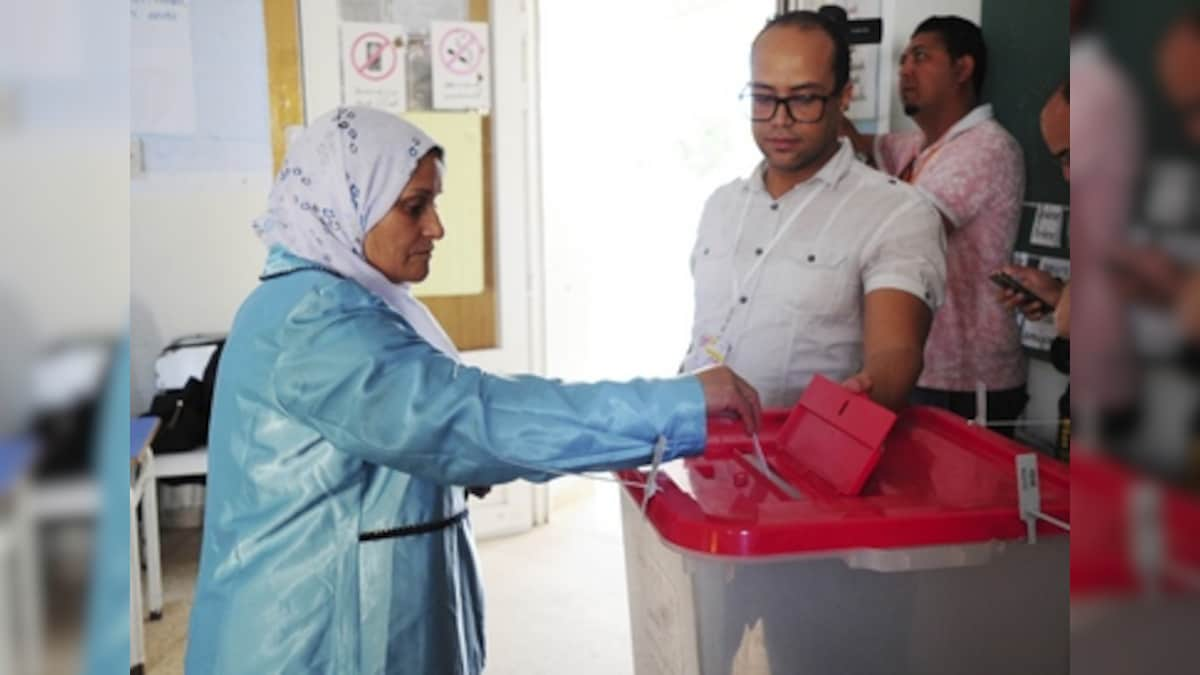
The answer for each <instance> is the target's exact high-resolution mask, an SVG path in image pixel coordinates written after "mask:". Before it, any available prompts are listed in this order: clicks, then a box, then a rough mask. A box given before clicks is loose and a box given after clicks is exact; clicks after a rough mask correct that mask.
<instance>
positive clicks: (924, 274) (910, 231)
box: [861, 196, 946, 309]
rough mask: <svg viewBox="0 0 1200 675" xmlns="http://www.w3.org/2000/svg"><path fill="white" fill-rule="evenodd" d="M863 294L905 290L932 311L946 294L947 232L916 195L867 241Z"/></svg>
mask: <svg viewBox="0 0 1200 675" xmlns="http://www.w3.org/2000/svg"><path fill="white" fill-rule="evenodd" d="M861 260H862V281H863V291H864V293H870V292H871V291H875V290H880V289H884V288H891V289H896V290H901V291H905V292H907V293H910V294H912V295H915V296H916V297H918V298H920V299H921V300H922V301H923V302H925V303H926V304H927V305H929V307H930V308H931V309H937V308H938V307H939V306H941V304H942V302H943V301H944V298H945V293H946V233H945V228H943V227H942V224H941V220H940V218H939V217H938V214H937V212H936V211H934V209H933V208H932V207H931V206H930V205H928V204H926V203H924V202H922V201H921V200H920V199H917V198H916V197H915V196H914V197H913V199H911V200H910V201H909V202H907V203H906V204H905V205H904V206H902V207H900V208H899V209H897V210H896V211H895V212H894V213H893V214H892V216H891V217H889V218H888V219H887V220H886V221H884V223H883V224H882V225H881V226H880V227H879V229H878V230H877V231H876V232H875V234H874V235H873V236H872V237H871V238H870V239H869V240H868V241H867V244H866V246H865V247H864V248H863V254H862V258H861Z"/></svg>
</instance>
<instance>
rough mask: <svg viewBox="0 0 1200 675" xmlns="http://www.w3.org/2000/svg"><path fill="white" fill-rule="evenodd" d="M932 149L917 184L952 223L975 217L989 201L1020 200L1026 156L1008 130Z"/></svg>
mask: <svg viewBox="0 0 1200 675" xmlns="http://www.w3.org/2000/svg"><path fill="white" fill-rule="evenodd" d="M997 131H999V130H997ZM934 152H935V153H936V154H935V155H934V156H933V157H931V158H930V159H929V160H928V164H927V165H926V166H924V167H923V168H922V169H921V171H920V173H918V174H917V180H916V188H917V190H918V191H919V192H920V193H921V194H922V195H924V196H925V198H926V199H928V200H929V201H930V202H932V203H933V205H934V207H935V208H937V210H938V211H939V212H941V214H942V215H943V216H944V217H945V218H946V220H948V221H949V222H950V223H951V224H952V225H953V226H954V227H956V228H958V227H962V226H963V225H965V224H967V223H970V222H971V221H973V220H975V218H976V217H977V216H979V214H980V213H981V212H983V210H984V209H985V208H987V207H988V205H989V204H999V203H1004V204H1011V203H1013V202H1014V201H1016V202H1018V203H1019V202H1020V199H1021V193H1022V192H1023V190H1024V183H1025V167H1024V160H1023V158H1022V156H1021V149H1020V147H1019V146H1018V145H1017V143H1016V141H1014V140H1012V139H1011V138H1010V137H1008V136H1007V135H1006V134H1004V133H991V132H990V131H988V130H983V129H981V130H980V132H977V133H971V132H967V133H964V134H963V135H962V136H959V137H958V138H955V139H952V140H951V141H950V142H949V143H948V144H947V145H946V147H944V148H942V149H941V150H940V151H939V150H936V149H935V151H934Z"/></svg>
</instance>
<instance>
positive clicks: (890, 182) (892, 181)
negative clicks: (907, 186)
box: [888, 178, 896, 185]
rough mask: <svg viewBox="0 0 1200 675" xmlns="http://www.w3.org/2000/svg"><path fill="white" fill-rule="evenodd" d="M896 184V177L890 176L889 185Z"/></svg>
mask: <svg viewBox="0 0 1200 675" xmlns="http://www.w3.org/2000/svg"><path fill="white" fill-rule="evenodd" d="M895 184H896V179H895V178H889V179H888V185H895Z"/></svg>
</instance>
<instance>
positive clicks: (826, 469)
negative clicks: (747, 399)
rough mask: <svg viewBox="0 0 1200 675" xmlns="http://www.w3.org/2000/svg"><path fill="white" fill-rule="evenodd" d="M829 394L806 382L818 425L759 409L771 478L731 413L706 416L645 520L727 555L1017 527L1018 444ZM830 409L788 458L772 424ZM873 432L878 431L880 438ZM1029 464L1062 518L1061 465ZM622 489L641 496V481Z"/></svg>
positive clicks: (944, 537) (932, 538)
mask: <svg viewBox="0 0 1200 675" xmlns="http://www.w3.org/2000/svg"><path fill="white" fill-rule="evenodd" d="M830 384H832V383H830ZM818 386H819V387H823V386H824V385H818ZM832 386H833V387H837V385H832ZM839 389H840V387H839ZM834 394H836V392H833V393H831V392H828V391H822V390H818V391H817V393H816V394H815V396H816V401H817V403H816V404H815V405H814V406H812V407H807V406H806V407H805V412H803V413H800V414H801V415H805V416H807V415H810V414H811V415H813V416H814V418H817V417H821V418H824V422H822V423H821V424H814V423H812V422H807V423H803V424H801V423H798V422H795V421H794V419H795V418H794V417H793V415H794V414H795V411H794V410H793V411H788V410H768V411H766V412H765V414H764V419H763V429H762V431H761V433H760V434H759V438H760V441H761V445H762V449H763V452H764V454H765V456H766V459H767V464H768V466H769V467H770V468H771V469H772V470H773V474H774V476H773V477H772V476H768V475H767V474H766V473H764V472H763V471H762V470H761V469H760V468H758V464H757V461H756V460H755V459H754V450H753V446H752V443H751V440H750V438H749V437H748V436H747V435H746V433H745V430H744V428H743V426H742V424H741V423H740V422H737V421H732V420H726V419H717V418H713V419H710V420H709V424H708V433H709V435H708V443H707V447H706V449H705V452H704V454H703V455H701V456H698V457H693V458H690V459H688V460H685V461H684V462H683V463H682V466H679V465H676V466H672V467H669V469H668V470H667V471H665V472H664V473H665V474H666V475H662V474H660V476H659V490H658V491H657V493H656V494H655V496H654V498H653V499H651V500H650V502H649V504H648V506H647V510H646V518H647V519H648V521H649V522H650V523H651V525H652V526H653V527H654V528H655V529H656V530H657V532H658V533H659V535H660V536H661V537H662V538H663V539H665V540H666V541H667V542H669V543H671V544H674V545H675V546H677V547H680V548H682V549H687V550H690V551H694V552H696V553H701V554H708V555H717V556H736V557H772V556H787V555H797V554H813V553H821V552H831V551H839V550H851V549H860V548H881V549H896V548H907V547H920V546H935V545H944V544H967V543H980V542H986V541H992V540H1018V539H1024V538H1025V537H1026V534H1027V532H1026V525H1025V522H1024V521H1022V520H1021V517H1020V509H1019V504H1018V495H1017V480H1016V476H1017V473H1016V457H1017V455H1020V454H1024V453H1028V452H1030V449H1029V448H1027V447H1026V446H1023V445H1021V444H1019V443H1017V442H1016V441H1013V440H1010V439H1008V438H1005V437H1003V436H1001V435H999V434H996V433H994V432H991V431H988V430H987V429H982V428H979V427H976V426H972V425H970V424H968V423H967V422H966V421H965V420H963V419H962V418H960V417H958V416H956V415H953V414H951V413H949V412H946V411H943V410H938V409H934V408H928V407H914V408H909V409H908V410H906V411H904V412H903V413H902V414H901V415H900V416H899V417H898V418H895V419H892V420H889V419H888V415H881V414H879V412H878V411H877V410H876V409H875V407H874V405H873V404H872V405H871V406H866V405H857V404H856V403H855V399H850V403H848V404H847V405H846V407H845V410H844V411H842V402H845V399H844V397H843V398H841V399H839V396H841V394H837V395H834ZM839 401H841V402H839ZM827 403H828V404H830V405H832V406H833V407H832V408H831V407H830V406H827V405H826V404H827ZM834 404H836V405H834ZM814 408H815V410H814ZM830 410H832V411H833V412H834V413H837V412H838V411H842V412H841V414H840V415H837V417H838V418H839V419H838V421H837V423H836V427H837V428H836V431H831V432H828V433H826V432H825V431H820V432H814V435H813V436H810V437H805V438H803V439H802V441H803V442H802V445H803V446H804V447H806V448H807V450H808V452H810V453H811V454H809V455H808V456H807V457H806V458H805V459H804V460H803V461H797V460H796V459H795V454H794V453H795V452H796V450H797V448H798V447H799V445H798V443H799V441H797V440H796V438H795V437H791V436H787V435H786V434H785V433H784V430H785V429H786V430H787V432H788V433H789V434H792V433H799V432H797V431H796V430H797V429H800V430H804V429H807V428H808V426H809V425H811V426H812V428H813V429H817V428H819V427H822V426H833V425H832V424H830V423H829V420H828V419H827V416H828V415H829V414H830ZM885 412H886V411H885ZM860 415H861V417H860ZM889 415H890V413H889ZM789 424H791V425H792V426H791V427H789ZM885 427H886V428H887V430H886V431H884V429H885ZM881 433H882V434H886V435H885V436H884V437H882V438H881V439H880V434H881ZM876 439H880V440H881V442H878V443H877V442H876ZM847 448H849V451H848V452H847V453H846V454H848V455H850V458H849V459H844V458H843V457H841V456H840V455H839V454H838V453H839V452H842V451H846V450H847ZM873 448H878V451H877V453H876V454H877V455H878V456H877V457H875V458H874V461H876V462H877V464H876V466H875V468H874V471H869V476H868V477H866V478H865V479H863V483H862V485H861V488H860V489H859V490H857V492H855V493H853V494H848V492H854V491H852V490H848V489H839V487H838V484H839V483H841V484H842V486H843V487H848V488H853V487H854V486H855V485H854V484H855V483H856V482H858V481H859V480H860V479H861V478H862V474H861V473H860V471H859V467H864V466H865V464H866V462H865V461H864V458H867V459H868V460H869V459H871V458H870V457H868V455H869V454H870V453H869V452H868V450H870V451H872V452H874V450H872V449H873ZM822 462H828V463H829V465H832V466H829V465H827V466H822V465H821V463H822ZM847 467H849V469H852V470H847ZM1038 472H1039V482H1040V492H1041V510H1042V512H1043V513H1046V514H1048V515H1051V516H1054V517H1056V518H1058V519H1060V520H1064V521H1069V520H1070V484H1069V475H1068V471H1067V467H1066V465H1064V464H1062V463H1061V462H1058V461H1056V460H1054V459H1052V458H1050V457H1045V456H1042V457H1040V458H1039V462H1038ZM620 476H621V477H622V478H623V479H625V480H626V481H629V482H633V483H637V482H640V481H643V480H644V474H643V473H641V472H640V471H637V470H628V471H622V472H620ZM831 478H832V480H830V479H831ZM780 480H782V482H783V484H782V485H781V484H780V482H779V481H780ZM843 480H844V481H845V482H842V481H843ZM624 489H625V490H627V491H628V492H629V494H630V496H631V497H633V498H634V499H635V500H636V503H638V504H640V503H641V499H642V494H643V490H642V488H640V487H638V486H636V485H626V486H625V488H624ZM1037 529H1038V532H1039V535H1040V536H1056V535H1062V534H1063V533H1062V532H1061V531H1060V530H1058V529H1057V528H1055V527H1054V526H1052V525H1048V524H1045V523H1041V522H1039V524H1038V525H1037Z"/></svg>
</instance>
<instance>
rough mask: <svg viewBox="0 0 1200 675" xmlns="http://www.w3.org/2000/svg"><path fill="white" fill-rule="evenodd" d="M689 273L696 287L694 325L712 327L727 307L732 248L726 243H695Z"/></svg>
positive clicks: (731, 281)
mask: <svg viewBox="0 0 1200 675" xmlns="http://www.w3.org/2000/svg"><path fill="white" fill-rule="evenodd" d="M695 261H696V262H695V269H694V272H693V276H694V281H695V290H696V298H695V301H696V310H695V311H696V317H695V318H696V327H697V328H708V329H712V328H713V327H712V326H710V325H709V324H712V323H713V322H717V323H720V322H721V321H722V320H723V319H724V317H725V314H726V313H727V312H728V310H729V303H730V298H731V297H732V293H733V274H734V268H733V267H734V258H733V248H732V246H731V245H730V244H728V243H726V242H719V241H702V242H700V243H699V244H698V245H697V246H696V251H695Z"/></svg>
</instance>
